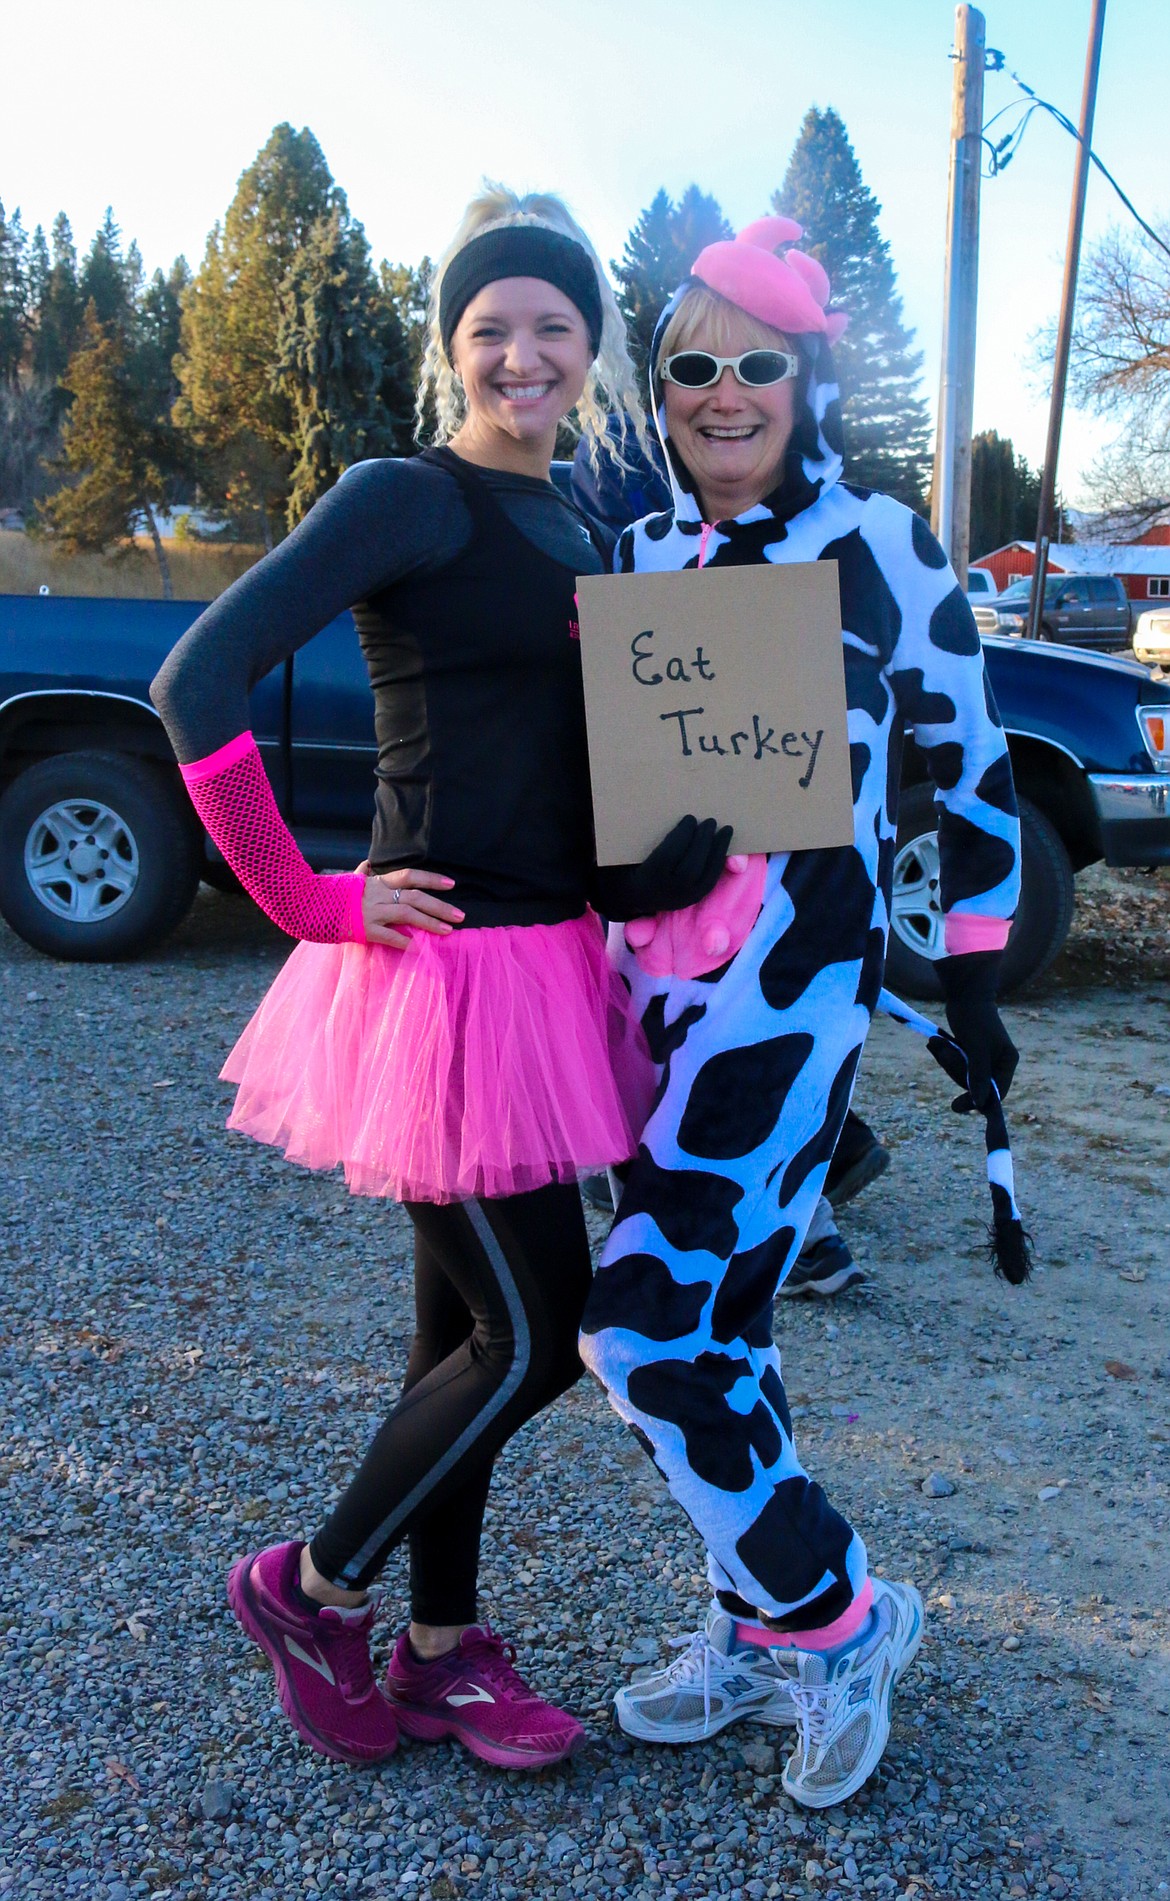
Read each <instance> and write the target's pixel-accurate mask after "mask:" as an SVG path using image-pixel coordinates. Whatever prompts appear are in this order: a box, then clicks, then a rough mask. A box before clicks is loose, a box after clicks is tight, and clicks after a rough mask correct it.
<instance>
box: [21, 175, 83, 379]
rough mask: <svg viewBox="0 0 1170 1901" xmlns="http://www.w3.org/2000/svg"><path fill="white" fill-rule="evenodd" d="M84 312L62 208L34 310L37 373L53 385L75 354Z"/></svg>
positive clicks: (35, 366)
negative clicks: (46, 269)
mask: <svg viewBox="0 0 1170 1901" xmlns="http://www.w3.org/2000/svg"><path fill="white" fill-rule="evenodd" d="M84 312H85V305H84V304H83V303H82V301H81V290H80V287H79V285H78V282H77V252H76V250H75V248H74V244H73V233H72V231H71V230H70V228H69V220H68V218H67V217H66V216H65V213H64V212H63V211H61V212H58V214H57V216H56V218H54V220H53V229H52V233H51V235H50V241H49V269H48V274H47V276H46V278H45V282H44V288H43V290H42V291H41V293H40V296H39V299H38V301H37V304H36V306H35V309H34V323H35V328H34V332H33V357H32V363H33V372H34V374H35V375H37V376H40V377H44V378H45V380H46V381H47V382H49V383H52V384H56V383H58V382H59V381H60V379H61V377H62V376H63V375H64V373H65V366H66V364H67V363H68V361H69V359H70V357H71V356H72V354H73V350H74V347H75V345H76V342H77V338H78V334H79V332H80V329H81V322H82V317H83V315H84ZM58 407H60V404H59V403H58Z"/></svg>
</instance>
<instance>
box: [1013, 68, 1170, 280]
mask: <svg viewBox="0 0 1170 1901" xmlns="http://www.w3.org/2000/svg"><path fill="white" fill-rule="evenodd" d="M987 61H988V68H989V70H990V71H992V72H1002V71H1003V70H1004V56H1003V54H1002V53H999V52H995V51H991V50H989V52H988V55H987ZM1008 77H1009V78H1010V79H1012V80H1014V81H1015V83H1016V85H1017V86H1018V87H1019V88H1020V91H1021V92H1022V93H1024V94H1026V96H1027V99H1028V101H1029V103H1028V104H1027V105H1022V104H1021V102H1020V101H1019V100H1013V101H1012V102H1011V103H1010V104H1008V105H1006V106H1001V108H1000V110H999V111H998V112H996V113H994V114H993V115H992V117H991V118H990V119H988V120H987V121H986V123H985V125H984V128H983V131H984V138H983V143H984V145H985V147H986V148H987V155H988V170H987V173H986V176H987V177H988V178H997V177H998V176H999V174H1000V172H1002V171H1004V170H1006V168H1007V167H1008V166H1009V165H1010V164H1011V162H1012V160H1013V158H1014V157H1015V156H1016V153H1017V152H1018V151H1019V149H1020V145H1021V143H1022V142H1023V137H1024V133H1025V132H1026V131H1027V129H1028V126H1029V125H1030V123H1031V121H1032V118H1033V115H1034V114H1035V113H1037V112H1047V113H1048V115H1049V117H1050V118H1053V119H1055V120H1056V123H1057V125H1059V126H1061V127H1062V128H1063V129H1064V131H1066V132H1067V133H1068V134H1069V136H1070V138H1073V139H1075V140H1076V141H1077V143H1078V144H1079V143H1080V137H1081V135H1080V133H1079V132H1078V130H1077V128H1076V126H1075V125H1074V124H1073V122H1072V120H1071V119H1070V118H1069V117H1068V115H1067V113H1064V112H1062V111H1061V110H1060V107H1059V106H1054V105H1053V104H1052V102H1051V100H1048V99H1042V98H1041V97H1040V94H1039V93H1038V92H1036V91H1034V90H1033V88H1032V87H1031V86H1029V85H1028V84H1027V83H1026V81H1024V80H1023V79H1021V78H1020V75H1019V73H1015V72H1009V74H1008ZM1017 110H1018V111H1019V112H1020V114H1021V117H1020V118H1019V119H1018V120H1017V121H1016V123H1015V125H1013V126H1011V127H1010V128H1009V130H1008V131H1007V132H1006V133H1005V134H1004V135H1003V137H1002V138H1001V139H999V140H997V141H996V142H995V143H994V144H993V143H992V141H991V140H990V139H989V138H988V137H987V136H986V134H987V133H988V132H989V131H990V129H991V127H992V126H993V125H994V124H995V123H996V120H998V119H1002V118H1004V117H1005V115H1006V114H1007V113H1009V112H1015V111H1017ZM1089 157H1090V159H1091V160H1092V162H1093V164H1094V165H1095V166H1096V167H1097V170H1098V171H1099V172H1100V173H1101V176H1102V177H1103V178H1104V179H1106V180H1107V181H1108V183H1109V184H1110V185H1112V187H1113V189H1114V191H1115V192H1116V193H1117V196H1118V197H1119V198H1120V200H1121V202H1122V204H1123V205H1124V206H1125V208H1126V210H1127V211H1128V212H1129V214H1130V216H1131V217H1132V218H1133V219H1134V220H1135V222H1136V223H1137V224H1139V225H1140V226H1141V228H1142V230H1143V231H1144V232H1145V234H1146V236H1147V237H1148V238H1150V239H1151V240H1152V241H1153V243H1154V244H1156V245H1157V246H1158V249H1159V250H1160V251H1165V253H1166V256H1167V257H1170V244H1167V243H1166V241H1165V239H1164V238H1161V237H1159V235H1158V233H1157V232H1156V231H1155V229H1154V227H1153V225H1152V224H1149V223H1148V222H1147V221H1146V219H1145V218H1143V217H1142V214H1141V212H1140V211H1139V210H1138V208H1137V206H1136V205H1135V204H1134V202H1133V200H1132V198H1130V197H1129V196H1128V195H1127V193H1126V192H1124V191H1123V190H1122V188H1121V186H1120V185H1119V184H1118V182H1117V180H1116V178H1114V176H1113V173H1112V172H1111V171H1110V170H1109V167H1108V166H1107V165H1106V164H1105V162H1104V160H1103V159H1100V158H1098V156H1097V154H1096V152H1094V151H1093V149H1092V147H1090V148H1089Z"/></svg>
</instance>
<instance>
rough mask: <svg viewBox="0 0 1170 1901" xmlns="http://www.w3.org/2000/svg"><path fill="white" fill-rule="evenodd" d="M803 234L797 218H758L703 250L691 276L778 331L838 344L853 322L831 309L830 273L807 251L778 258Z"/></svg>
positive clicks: (843, 314)
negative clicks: (811, 333)
mask: <svg viewBox="0 0 1170 1901" xmlns="http://www.w3.org/2000/svg"><path fill="white" fill-rule="evenodd" d="M803 236H804V226H803V225H799V224H797V223H796V222H795V221H794V220H793V219H792V218H757V219H756V221H755V223H754V224H749V225H745V227H744V229H743V230H742V231H740V232H739V233H738V235H737V236H736V237H735V238H734V239H731V240H728V239H726V238H723V239H720V241H719V243H718V244H709V245H708V246H707V248H706V250H704V251H700V253H699V255H698V257H697V258H696V259H695V262H694V264H693V265H692V266H691V275H692V277H697V278H698V279H699V280H700V282H701V283H703V284H706V286H707V288H708V290H713V291H717V292H718V294H719V295H720V297H726V299H727V301H728V303H730V304H738V305H739V308H740V309H741V310H746V311H747V313H748V315H749V316H751V317H758V318H759V319H760V322H761V323H768V324H771V325H772V328H773V329H774V330H783V331H785V332H786V334H787V335H788V336H802V335H804V334H805V333H807V332H809V331H817V332H819V333H820V334H821V335H822V336H823V337H825V338H826V339H827V341H828V342H829V343H835V342H836V341H837V338H838V337H839V336H840V335H841V333H842V331H843V330H844V329H845V326H846V324H847V323H848V322H849V319H848V317H847V315H846V313H845V312H844V311H843V310H829V309H828V308H827V305H828V302H829V280H828V278H827V276H826V275H825V272H824V270H823V269H822V267H821V266H820V265H819V264H818V263H817V261H816V259H815V257H809V256H808V255H807V253H806V252H804V251H792V250H790V251H786V252H785V253H784V255H783V257H780V256H778V255H777V247H778V246H779V245H781V244H792V243H793V242H794V241H795V239H797V238H802V237H803Z"/></svg>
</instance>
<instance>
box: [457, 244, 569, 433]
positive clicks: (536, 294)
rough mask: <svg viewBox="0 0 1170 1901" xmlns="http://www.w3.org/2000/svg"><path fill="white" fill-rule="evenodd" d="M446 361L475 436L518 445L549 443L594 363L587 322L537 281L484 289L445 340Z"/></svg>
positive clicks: (505, 280) (515, 280)
mask: <svg viewBox="0 0 1170 1901" xmlns="http://www.w3.org/2000/svg"><path fill="white" fill-rule="evenodd" d="M451 361H452V367H453V368H454V369H455V371H456V373H457V375H458V377H459V379H460V381H461V383H462V384H463V390H464V394H465V396H466V398H467V415H468V421H469V423H471V424H472V426H473V427H474V428H475V430H476V431H477V433H478V432H480V431H483V430H484V429H485V428H486V430H487V431H489V432H490V431H493V430H499V431H502V432H503V433H504V434H505V435H508V436H511V437H512V438H513V439H514V440H515V441H517V442H525V443H534V442H537V441H539V440H540V439H541V438H543V437H546V436H549V435H550V433H551V434H552V435H553V436H555V434H556V427H557V424H558V422H559V421H560V419H561V417H562V416H565V415H567V414H568V412H569V411H570V410H571V409H572V408H573V407H574V405H575V404H576V402H577V399H578V398H579V396H580V395H581V392H582V390H583V389H584V387H585V378H586V376H587V374H588V371H589V365H590V362H591V361H592V351H591V350H590V347H589V334H588V331H587V330H586V327H585V319H584V317H583V316H582V315H581V312H580V311H579V310H578V309H577V306H576V304H574V303H573V302H572V301H571V300H570V299H569V298H568V297H566V296H565V294H564V292H563V291H560V290H557V288H556V286H555V285H553V284H548V283H546V282H545V281H544V279H543V278H540V277H502V278H499V279H498V280H497V281H496V282H495V283H494V284H485V286H484V288H483V289H482V290H481V291H480V292H479V293H478V295H477V296H475V297H473V298H472V300H471V302H470V303H469V304H468V306H467V309H466V310H465V311H464V312H463V315H462V317H461V318H460V319H459V323H458V325H457V327H456V330H455V334H454V336H453V337H452V339H451Z"/></svg>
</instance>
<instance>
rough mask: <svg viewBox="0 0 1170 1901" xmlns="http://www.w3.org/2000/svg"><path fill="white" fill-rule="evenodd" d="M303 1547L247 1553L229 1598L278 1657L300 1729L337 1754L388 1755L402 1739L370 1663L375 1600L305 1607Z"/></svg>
mask: <svg viewBox="0 0 1170 1901" xmlns="http://www.w3.org/2000/svg"><path fill="white" fill-rule="evenodd" d="M301 1549H302V1547H301V1543H300V1540H299V1539H294V1540H293V1542H292V1543H291V1544H287V1545H270V1546H269V1547H268V1550H267V1551H259V1552H255V1553H254V1554H253V1555H252V1557H250V1558H241V1559H240V1560H239V1562H238V1563H236V1564H234V1565H233V1566H232V1569H231V1572H230V1574H229V1576H228V1603H229V1604H230V1605H231V1607H232V1610H233V1611H234V1612H235V1615H236V1621H237V1623H239V1624H240V1625H242V1627H243V1628H244V1630H246V1631H247V1633H248V1636H249V1637H250V1638H251V1639H252V1642H253V1643H256V1644H259V1646H260V1648H261V1650H262V1651H263V1652H264V1653H265V1655H266V1656H267V1657H268V1659H269V1661H270V1662H271V1664H272V1667H273V1669H274V1670H275V1672H276V1689H277V1694H278V1696H279V1697H280V1707H281V1709H282V1710H283V1711H284V1713H285V1715H286V1716H287V1717H288V1720H289V1722H290V1723H291V1724H292V1726H293V1728H294V1729H295V1730H296V1732H297V1735H298V1736H300V1737H301V1738H302V1739H303V1741H305V1742H307V1743H308V1744H309V1746H310V1748H312V1749H315V1750H317V1752H318V1753H319V1754H320V1755H322V1756H330V1757H331V1758H332V1759H333V1761H334V1762H354V1763H369V1762H384V1761H385V1759H386V1757H387V1756H392V1755H393V1754H394V1751H395V1749H396V1748H397V1747H398V1724H397V1723H396V1722H395V1720H394V1711H393V1710H392V1709H391V1707H390V1705H389V1703H388V1702H387V1700H386V1698H385V1697H384V1696H383V1694H382V1692H381V1690H380V1689H379V1688H378V1686H377V1684H376V1683H375V1682H374V1673H373V1670H372V1669H371V1667H370V1626H371V1624H372V1623H373V1621H374V1607H373V1605H372V1604H370V1605H367V1606H365V1607H364V1608H363V1609H361V1610H352V1611H346V1610H337V1609H335V1608H334V1607H333V1606H332V1605H323V1606H322V1608H321V1610H320V1611H319V1612H318V1613H317V1615H316V1616H314V1615H313V1613H312V1611H306V1610H304V1609H303V1608H302V1606H301V1604H300V1602H299V1600H298V1598H297V1596H296V1593H295V1592H294V1590H293V1583H294V1580H295V1579H296V1577H297V1573H298V1567H299V1565H300V1561H301Z"/></svg>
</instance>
